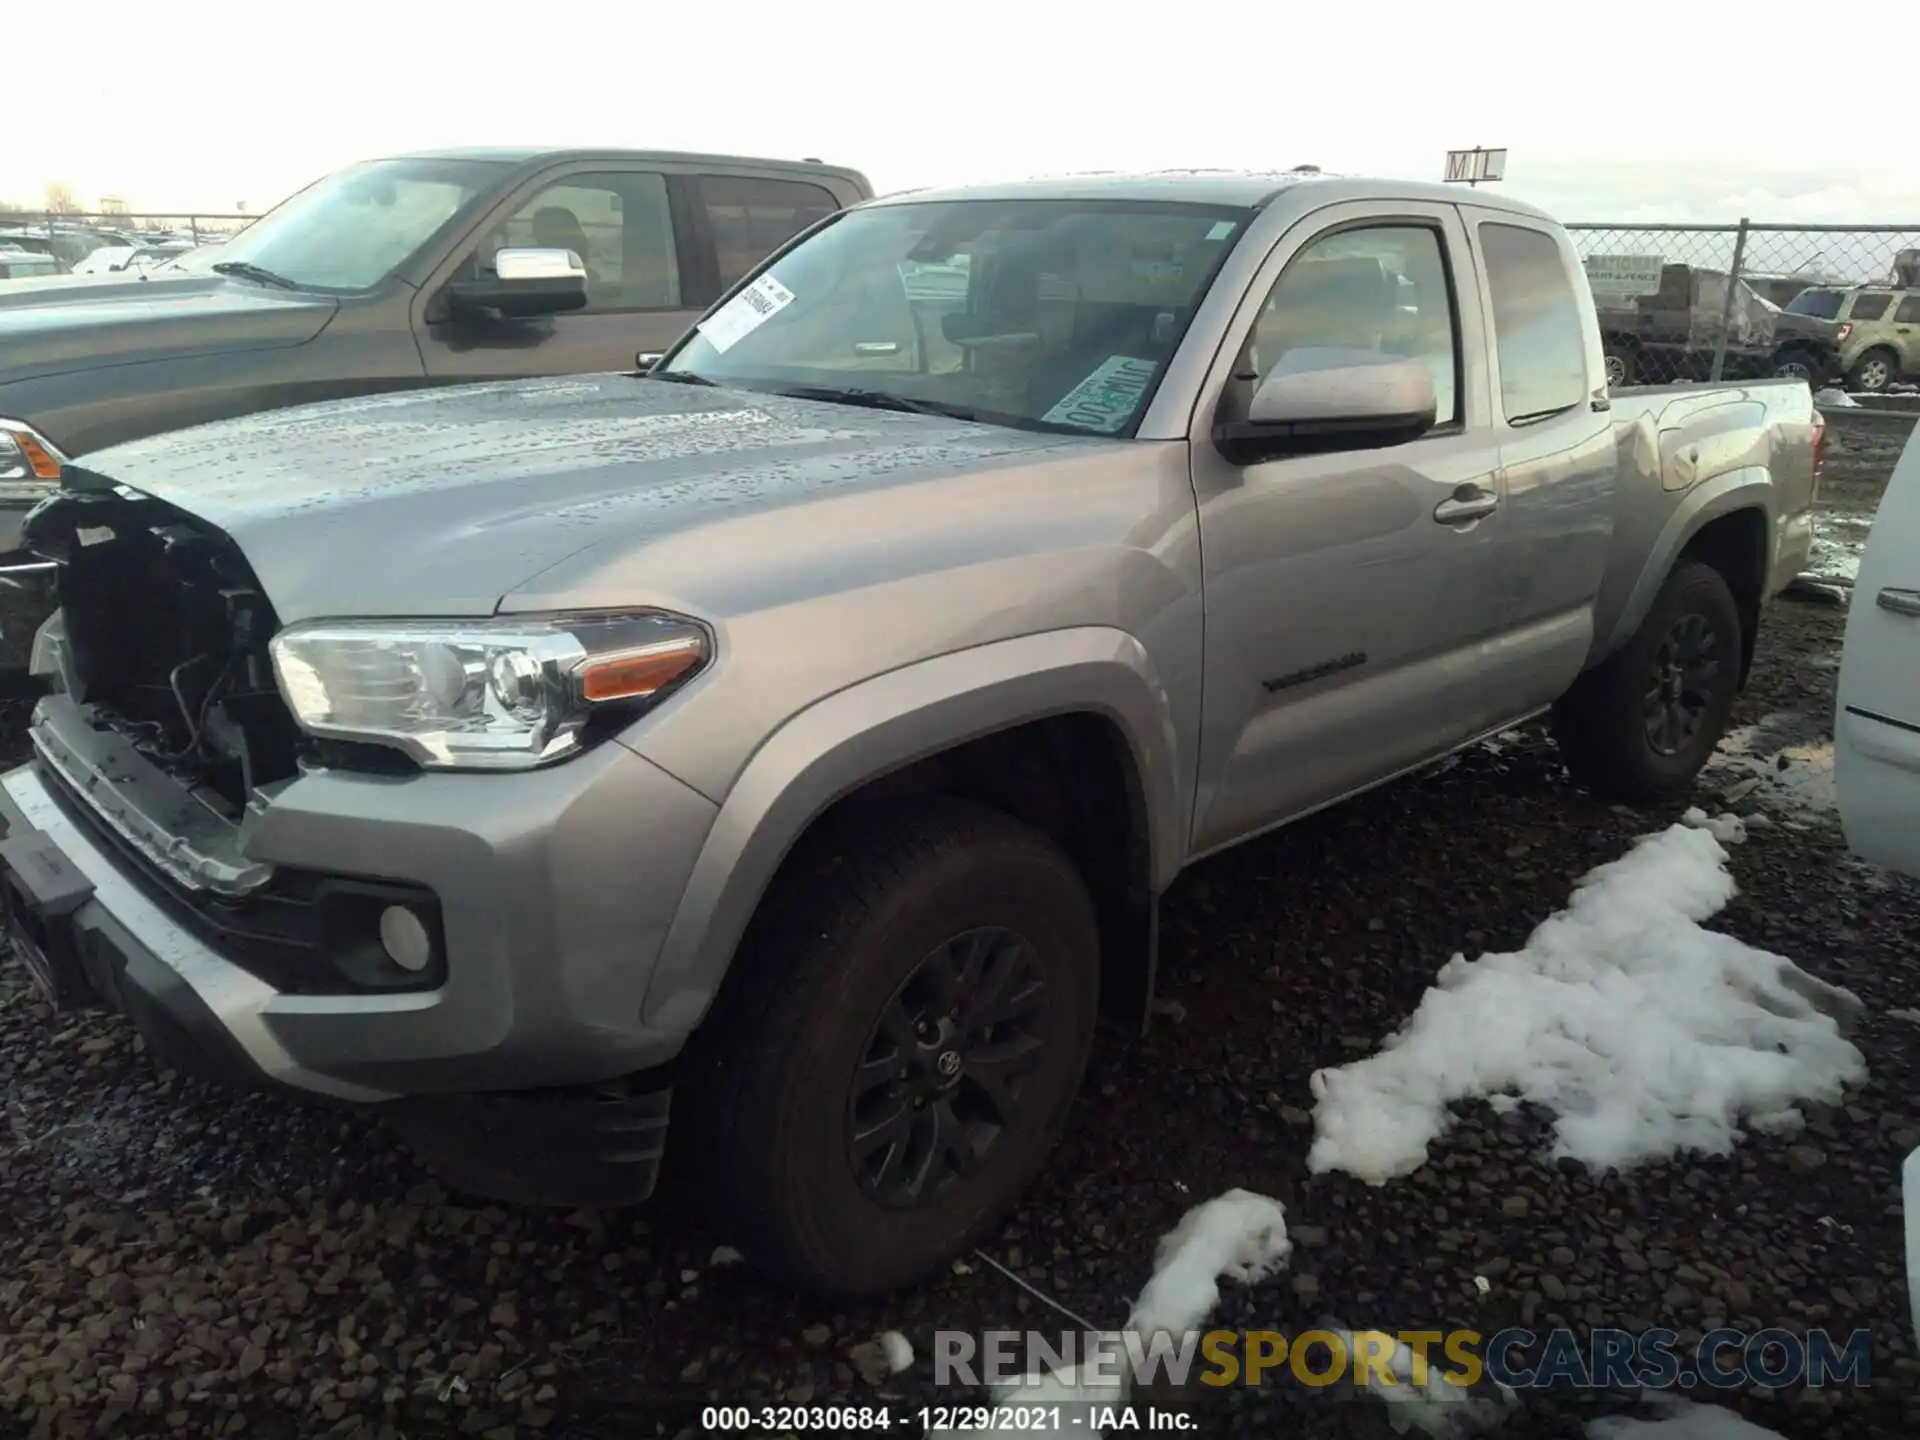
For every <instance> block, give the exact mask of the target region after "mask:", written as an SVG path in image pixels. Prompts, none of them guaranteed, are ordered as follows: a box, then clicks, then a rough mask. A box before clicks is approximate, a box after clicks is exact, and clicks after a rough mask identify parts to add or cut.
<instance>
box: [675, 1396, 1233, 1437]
mask: <svg viewBox="0 0 1920 1440" xmlns="http://www.w3.org/2000/svg"><path fill="white" fill-rule="evenodd" d="M895 1426H898V1427H899V1428H900V1429H902V1430H903V1431H905V1432H906V1433H907V1434H910V1435H967V1434H979V1435H1007V1434H1013V1433H1016V1432H1022V1433H1027V1434H1037V1435H1058V1434H1067V1433H1071V1432H1073V1431H1076V1430H1078V1431H1083V1432H1085V1433H1086V1434H1088V1435H1096V1434H1107V1433H1111V1432H1113V1431H1118V1430H1159V1431H1165V1432H1167V1433H1170V1434H1171V1433H1178V1432H1182V1431H1188V1430H1192V1429H1194V1428H1195V1421H1194V1419H1193V1417H1192V1416H1190V1415H1188V1414H1187V1413H1186V1412H1185V1411H1184V1410H1162V1409H1150V1410H1143V1409H1141V1408H1139V1407H1134V1406H1127V1405H1087V1404H1084V1403H1076V1404H1072V1405H922V1406H918V1407H911V1408H910V1407H907V1406H899V1407H895V1406H890V1405H709V1406H707V1407H706V1408H705V1409H703V1410H702V1411H701V1412H700V1428H701V1429H702V1430H703V1431H705V1432H706V1433H708V1434H710V1435H717V1434H733V1435H754V1436H760V1435H802V1434H822V1433H825V1434H842V1435H844V1434H847V1433H849V1432H852V1431H859V1430H874V1431H882V1432H884V1431H890V1430H892V1429H893V1428H894V1427H895Z"/></svg>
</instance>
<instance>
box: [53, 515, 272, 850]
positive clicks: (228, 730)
mask: <svg viewBox="0 0 1920 1440" xmlns="http://www.w3.org/2000/svg"><path fill="white" fill-rule="evenodd" d="M30 523H31V529H32V533H31V534H30V535H29V537H28V539H29V540H30V542H31V543H32V544H33V546H34V548H35V549H36V550H38V551H39V552H40V553H41V554H43V555H46V556H48V558H50V559H53V560H55V561H57V562H58V564H59V567H60V570H59V580H58V599H59V603H60V614H61V625H62V630H63V633H64V638H63V647H64V651H65V655H64V659H63V669H64V672H65V673H64V675H63V679H64V682H65V688H66V690H67V691H68V693H69V694H70V695H71V696H72V698H73V699H74V700H75V701H76V702H79V703H84V704H88V705H91V706H93V707H94V708H95V711H96V713H97V715H98V717H99V719H100V721H101V722H102V723H104V724H107V725H110V726H111V727H112V728H113V729H114V730H115V731H116V732H117V733H119V734H120V735H122V736H124V737H125V738H126V739H127V740H129V741H130V742H132V743H133V745H134V746H135V747H136V748H137V749H138V750H139V751H140V753H141V754H142V755H144V756H146V758H147V759H148V760H150V761H152V762H153V763H154V764H155V765H157V766H159V767H160V768H161V769H162V770H164V771H165V772H166V773H167V774H168V775H170V776H172V777H174V778H175V779H176V780H179V781H180V782H182V783H183V784H187V785H190V786H192V787H194V788H195V790H196V792H197V793H199V794H200V795H201V796H203V797H204V798H205V799H206V800H207V801H208V802H209V803H211V804H214V805H216V806H217V807H219V809H220V810H221V812H222V813H223V814H224V815H225V816H226V818H228V819H230V820H237V819H238V818H239V817H240V816H241V815H242V814H243V813H244V812H245V810H246V806H247V802H248V800H249V799H250V798H251V797H252V795H253V794H254V792H255V791H256V790H258V789H259V788H260V787H261V786H263V785H271V784H273V783H274V782H276V781H280V780H288V779H291V778H293V776H294V775H295V774H296V773H297V768H298V758H299V754H300V750H301V745H302V737H301V733H300V730H299V727H298V726H297V725H296V724H295V723H294V720H293V716H292V715H291V714H290V713H289V711H288V710H287V706H286V703H285V701H283V700H282V699H281V698H280V693H279V689H278V687H277V686H276V685H275V683H274V678H273V665H272V661H271V659H270V658H269V655H268V652H267V642H268V641H269V640H270V639H271V638H272V636H273V634H274V632H275V630H277V629H278V628H279V621H278V619H277V617H276V616H275V615H274V612H273V607H272V605H271V604H270V603H269V601H268V599H267V596H266V594H265V592H264V591H263V590H262V589H261V588H260V585H259V583H258V581H257V580H256V579H255V578H254V575H253V571H252V568H251V567H250V566H249V565H248V564H247V561H246V558H245V557H244V556H243V555H242V554H241V553H240V550H239V548H238V547H237V546H235V545H234V543H233V542H232V540H231V539H229V538H228V537H227V536H226V535H225V534H223V533H222V532H221V531H219V530H217V529H215V528H213V527H212V526H209V525H206V524H204V523H203V522H200V521H197V520H194V519H192V518H190V517H188V516H186V515H184V514H182V512H180V511H178V510H176V509H174V508H173V507H172V506H169V505H166V504H164V503H162V502H161V501H158V500H154V499H151V498H150V497H147V496H141V495H134V494H131V493H129V492H121V491H108V492H86V491H78V492H74V493H71V494H62V495H61V496H59V497H58V498H57V499H56V500H55V501H53V502H51V503H49V504H48V505H45V506H43V507H41V509H40V510H38V511H36V512H35V514H34V516H33V517H32V521H31V522H30Z"/></svg>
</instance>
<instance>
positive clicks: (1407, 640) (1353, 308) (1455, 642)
mask: <svg viewBox="0 0 1920 1440" xmlns="http://www.w3.org/2000/svg"><path fill="white" fill-rule="evenodd" d="M1468 244H1469V242H1468V239H1467V235H1466V231H1465V229H1464V227H1463V225H1462V223H1461V221H1460V217H1459V214H1458V212H1457V211H1456V210H1455V208H1454V207H1452V206H1447V205H1437V204H1427V203H1416V202H1408V203H1387V204H1376V203H1365V204H1351V205H1340V206H1334V207H1329V208H1328V209H1325V210H1322V211H1320V212H1318V213H1317V214H1315V215H1313V216H1311V217H1309V218H1308V219H1306V220H1303V221H1301V222H1300V223H1299V224H1298V225H1296V226H1295V228H1294V229H1293V230H1292V231H1291V232H1290V233H1288V234H1287V235H1286V236H1285V237H1284V238H1282V239H1281V241H1280V242H1279V244H1278V245H1277V246H1276V248H1275V250H1274V252H1273V254H1272V255H1271V256H1269V258H1268V260H1267V263H1266V266H1265V267H1264V268H1263V270H1262V273H1261V276H1260V277H1259V278H1258V279H1257V280H1256V281H1255V283H1254V285H1253V287H1252V289H1251V291H1250V296H1253V297H1258V300H1257V304H1255V303H1253V302H1252V301H1250V304H1249V306H1248V307H1245V308H1243V310H1242V312H1241V314H1240V315H1239V316H1238V317H1237V318H1236V321H1235V327H1234V328H1233V329H1232V330H1230V331H1229V336H1228V342H1227V348H1226V349H1225V351H1224V352H1223V355H1222V357H1221V359H1220V360H1219V361H1217V362H1216V368H1215V372H1214V374H1213V376H1212V377H1211V379H1210V382H1209V385H1208V387H1207V389H1206V390H1204V391H1203V394H1202V404H1201V405H1200V407H1199V409H1198V410H1197V412H1196V415H1195V420H1194V426H1193V433H1192V437H1191V438H1192V455H1193V480H1194V490H1195V493H1196V497H1197V499H1198V502H1199V515H1200V537H1201V554H1202V557H1203V564H1204V567H1205V580H1206V650H1207V654H1206V682H1205V703H1204V716H1205V719H1204V724H1203V735H1202V743H1201V773H1200V782H1199V789H1198V794H1197V796H1196V803H1195V809H1194V836H1193V844H1194V849H1195V851H1196V852H1202V851H1208V850H1214V849H1219V848H1221V847H1223V846H1225V845H1228V844H1231V843H1233V842H1234V841H1236V840H1239V839H1242V838H1244V837H1246V836H1248V835H1251V834H1254V833H1256V832H1258V831H1260V830H1263V829H1266V828H1268V827H1270V826H1272V825H1275V824H1278V823H1280V822H1282V821H1284V820H1287V819H1290V818H1292V817H1294V816H1296V815H1299V814H1303V813H1305V812H1306V811H1309V810H1312V809H1315V808H1318V807H1319V806H1322V805H1326V804H1328V803H1331V802H1332V801H1334V800H1337V799H1339V798H1341V797H1342V796H1344V795H1346V794H1348V793H1350V792H1352V791H1354V790H1356V789H1359V788H1362V787H1364V786H1366V785H1369V784H1372V783H1374V782H1376V781H1379V780H1383V779H1386V778H1388V777H1390V776H1392V775H1394V774H1397V773H1399V772H1400V771H1402V770H1405V769H1407V768H1409V767H1411V766H1414V765H1416V764H1418V763H1420V762H1422V761H1424V760H1428V759H1431V758H1434V757H1436V756H1438V755H1442V754H1444V753H1446V752H1447V751H1448V750H1450V749H1452V748H1454V747H1456V746H1458V745H1460V744H1462V743H1464V742H1466V741H1468V740H1471V739H1472V738H1474V737H1475V736H1476V735H1477V734H1479V733H1482V732H1484V731H1486V730H1488V729H1489V728H1491V727H1493V726H1496V725H1498V724H1499V723H1501V722H1503V721H1504V720H1506V719H1508V718H1510V717H1511V716H1512V715H1513V714H1514V713H1515V711H1516V710H1517V709H1518V708H1521V707H1520V706H1519V704H1518V702H1517V701H1516V699H1515V696H1514V684H1513V681H1514V678H1515V677H1514V676H1513V675H1512V674H1510V673H1509V672H1510V670H1511V668H1512V667H1511V664H1510V663H1508V662H1505V661H1503V659H1502V645H1501V642H1502V636H1501V634H1500V631H1501V628H1502V611H1503V607H1502V605H1501V601H1500V594H1501V591H1500V585H1499V577H1498V574H1497V565H1498V560H1497V558H1496V557H1497V554H1498V551H1497V547H1496V545H1495V543H1494V542H1495V537H1496V536H1497V535H1498V534H1499V532H1500V529H1501V526H1502V524H1503V523H1504V517H1503V515H1502V513H1501V507H1502V505H1503V502H1504V500H1505V488H1506V487H1505V482H1504V478H1503V476H1502V475H1501V473H1500V469H1499V460H1498V456H1499V437H1498V435H1497V434H1496V433H1495V431H1494V429H1493V422H1492V413H1491V408H1490V401H1489V395H1488V376H1487V368H1486V365H1485V362H1484V359H1483V358H1482V357H1484V355H1485V354H1486V336H1485V322H1484V320H1483V317H1482V314H1481V309H1480V304H1479V293H1480V292H1479V287H1478V283H1477V280H1476V278H1475V269H1474V265H1473V261H1472V256H1471V252H1470V250H1469V248H1468ZM1321 347H1333V348H1337V349H1343V350H1362V351H1373V352H1377V353H1381V354H1388V355H1395V356H1400V357H1404V358H1408V359H1419V360H1422V361H1424V362H1426V364H1427V367H1428V369H1429V370H1430V372H1431V373H1432V376H1433V381H1434V391H1435V396H1436V400H1437V402H1438V403H1437V413H1436V417H1435V422H1434V424H1433V427H1432V428H1431V429H1430V430H1429V431H1428V432H1427V433H1426V434H1425V435H1423V436H1421V437H1420V438H1418V439H1415V440H1412V441H1408V442H1406V443H1403V444H1399V445H1392V446H1387V447H1380V448H1365V447H1366V445H1367V442H1365V441H1360V442H1357V443H1358V445H1359V446H1360V447H1361V448H1348V449H1344V450H1337V451H1334V452H1332V453H1324V452H1323V453H1314V454H1295V455H1289V456H1286V457H1285V458H1278V459H1272V460H1267V461H1265V462H1262V463H1256V464H1250V465H1245V466H1241V465H1236V464H1233V463H1232V462H1230V461H1229V460H1228V459H1227V458H1226V457H1225V456H1224V455H1223V454H1222V453H1221V452H1220V450H1219V449H1218V448H1217V447H1216V446H1215V445H1214V443H1213V439H1212V429H1213V424H1214V421H1215V419H1216V417H1217V416H1219V415H1221V414H1222V413H1223V407H1230V406H1231V405H1232V404H1233V403H1234V400H1233V396H1234V395H1235V394H1236V393H1238V394H1240V395H1242V396H1244V395H1247V394H1250V393H1251V390H1252V388H1254V387H1255V386H1257V384H1258V381H1259V379H1260V378H1261V377H1262V376H1264V375H1265V374H1266V373H1267V372H1269V371H1270V370H1271V369H1272V368H1273V367H1274V366H1275V365H1277V364H1279V363H1280V362H1281V361H1282V360H1283V359H1284V357H1285V356H1286V355H1287V353H1288V352H1289V351H1291V350H1295V349H1300V348H1321ZM1235 387H1239V389H1238V391H1237V392H1236V389H1235Z"/></svg>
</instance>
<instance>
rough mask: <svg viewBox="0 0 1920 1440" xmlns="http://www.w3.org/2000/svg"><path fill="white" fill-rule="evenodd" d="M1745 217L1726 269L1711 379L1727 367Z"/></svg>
mask: <svg viewBox="0 0 1920 1440" xmlns="http://www.w3.org/2000/svg"><path fill="white" fill-rule="evenodd" d="M1748 223H1749V222H1748V220H1747V217H1746V216H1744V215H1742V216H1741V217H1740V229H1739V232H1738V233H1737V234H1735V236H1734V237H1733V264H1732V266H1731V267H1730V268H1729V269H1728V271H1727V293H1726V297H1725V298H1724V299H1723V300H1722V301H1721V302H1720V335H1719V338H1718V339H1716V340H1715V341H1714V342H1713V374H1712V376H1711V377H1710V378H1711V379H1713V380H1719V379H1720V378H1721V376H1722V375H1723V374H1724V373H1725V371H1726V368H1727V332H1728V331H1730V330H1732V329H1733V300H1734V287H1735V286H1736V285H1738V284H1739V283H1740V272H1741V269H1742V267H1743V266H1744V265H1745V263H1746V259H1747V225H1748Z"/></svg>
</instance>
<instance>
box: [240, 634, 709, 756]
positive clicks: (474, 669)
mask: <svg viewBox="0 0 1920 1440" xmlns="http://www.w3.org/2000/svg"><path fill="white" fill-rule="evenodd" d="M271 652H272V655H273V670H274V676H275V678H276V679H277V680H278V681H279V683H280V693H281V695H282V696H284V697H285V699H286V702H287V705H288V707H289V708H290V709H291V710H292V711H293V715H294V719H295V720H297V721H298V722H299V724H300V726H301V728H302V729H304V730H306V731H307V733H308V734H311V735H319V736H326V737H331V738H334V739H340V740H357V741H361V742H364V743H368V744H374V745H386V746H390V747H392V748H393V749H396V750H399V751H401V752H403V753H405V754H406V755H409V756H411V757H412V758H413V759H414V760H415V761H416V762H417V763H419V764H420V765H422V766H425V767H426V768H428V769H434V770H531V769H533V768H534V767H536V766H539V765H547V764H551V763H552V762H553V761H556V760H562V759H565V758H566V757H567V756H569V755H572V754H574V753H576V752H577V751H578V750H580V749H581V747H582V745H583V744H584V737H583V734H582V732H583V731H584V730H585V729H586V727H587V725H588V723H589V722H590V721H591V720H592V719H593V718H594V716H596V715H599V714H605V713H606V712H608V711H613V712H615V713H616V714H624V715H626V716H629V717H630V716H633V715H637V714H638V713H639V712H640V711H642V710H644V709H646V708H647V707H648V706H650V705H653V704H655V703H657V702H658V701H659V700H660V699H661V698H662V697H664V696H665V695H666V694H667V693H668V692H669V691H671V690H673V689H674V688H676V687H677V686H679V685H681V684H682V683H684V682H685V681H686V680H687V679H689V678H690V677H691V676H693V675H694V674H695V673H696V672H697V671H698V670H699V669H700V668H701V667H702V666H704V665H705V664H706V663H707V660H708V659H709V657H710V656H711V654H712V644H711V641H710V639H709V637H708V634H707V631H706V630H705V629H704V628H703V627H702V626H700V625H698V624H697V623H695V622H694V621H691V620H686V619H682V618H681V617H679V616H674V615H662V614H657V613H645V614H630V615H563V616H550V617H523V618H515V617H511V616H502V617H499V618H496V619H490V620H474V621H466V620H446V621H431V622H421V623H407V622H403V621H384V620H372V621H360V620H339V621H319V622H313V623H308V624H300V625H291V626H288V627H287V628H286V629H285V630H282V631H281V632H280V633H279V634H278V635H276V636H274V637H273V643H272V646H271Z"/></svg>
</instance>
